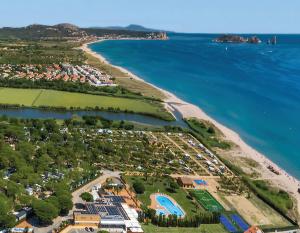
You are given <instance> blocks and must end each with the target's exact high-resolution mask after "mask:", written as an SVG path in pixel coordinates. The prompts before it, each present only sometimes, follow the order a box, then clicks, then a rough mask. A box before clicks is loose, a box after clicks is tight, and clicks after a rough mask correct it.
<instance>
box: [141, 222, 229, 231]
mask: <svg viewBox="0 0 300 233" xmlns="http://www.w3.org/2000/svg"><path fill="white" fill-rule="evenodd" d="M143 230H144V232H145V233H156V232H157V233H158V232H159V233H191V232H193V233H226V232H227V231H226V230H225V229H224V227H223V226H222V225H221V224H202V225H201V226H200V227H198V228H184V227H180V228H179V227H157V226H154V225H152V224H149V225H143Z"/></svg>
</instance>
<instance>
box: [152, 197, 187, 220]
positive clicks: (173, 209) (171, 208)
mask: <svg viewBox="0 0 300 233" xmlns="http://www.w3.org/2000/svg"><path fill="white" fill-rule="evenodd" d="M156 201H157V202H158V203H159V204H160V205H161V206H162V207H164V208H165V209H166V210H167V211H168V212H169V214H172V215H174V214H175V215H177V216H178V217H180V216H184V212H183V211H182V210H181V208H180V207H179V206H178V205H175V204H174V203H173V202H172V201H171V200H170V199H169V198H167V197H165V196H161V195H157V196H156ZM156 212H157V213H159V214H160V213H162V214H164V211H160V210H159V211H158V210H157V211H156Z"/></svg>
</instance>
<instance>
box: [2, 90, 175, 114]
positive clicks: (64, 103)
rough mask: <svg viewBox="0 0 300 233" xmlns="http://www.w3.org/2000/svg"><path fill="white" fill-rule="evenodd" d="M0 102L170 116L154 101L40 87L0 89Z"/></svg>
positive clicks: (28, 105)
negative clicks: (110, 109) (111, 109)
mask: <svg viewBox="0 0 300 233" xmlns="http://www.w3.org/2000/svg"><path fill="white" fill-rule="evenodd" d="M0 104H8V105H17V104H18V105H24V106H27V107H39V106H47V107H63V108H71V107H73V108H95V107H99V108H103V109H109V108H113V109H118V110H121V111H125V110H127V111H132V112H136V113H144V114H149V115H152V116H157V117H160V118H163V119H166V118H170V114H169V113H168V112H166V111H165V110H163V107H162V106H161V105H160V104H159V103H156V102H150V101H146V100H142V99H130V98H120V97H111V96H100V95H89V94H82V93H71V92H63V91H54V90H42V89H14V88H1V89H0Z"/></svg>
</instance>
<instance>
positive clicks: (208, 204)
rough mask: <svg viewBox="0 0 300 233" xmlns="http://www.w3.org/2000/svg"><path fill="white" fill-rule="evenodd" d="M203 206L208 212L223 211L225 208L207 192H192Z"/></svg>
mask: <svg viewBox="0 0 300 233" xmlns="http://www.w3.org/2000/svg"><path fill="white" fill-rule="evenodd" d="M191 193H192V195H193V196H194V197H195V198H196V200H197V201H198V202H199V204H200V205H201V206H203V207H204V208H205V209H206V210H208V211H222V210H224V208H223V206H222V205H221V204H220V203H219V202H218V201H217V200H216V199H215V198H214V197H213V196H212V195H211V194H210V193H209V192H208V191H206V190H194V191H191Z"/></svg>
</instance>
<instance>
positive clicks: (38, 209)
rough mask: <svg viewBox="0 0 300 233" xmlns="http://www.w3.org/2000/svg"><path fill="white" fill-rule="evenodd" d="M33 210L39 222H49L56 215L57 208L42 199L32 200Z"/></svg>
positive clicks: (46, 223)
mask: <svg viewBox="0 0 300 233" xmlns="http://www.w3.org/2000/svg"><path fill="white" fill-rule="evenodd" d="M33 211H34V213H35V215H36V216H37V217H38V219H39V221H40V223H41V224H45V225H48V224H51V223H52V220H53V219H54V218H56V217H57V216H58V213H59V210H58V209H57V208H56V207H55V206H54V205H53V204H51V203H49V202H47V201H43V200H36V201H34V202H33Z"/></svg>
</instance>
